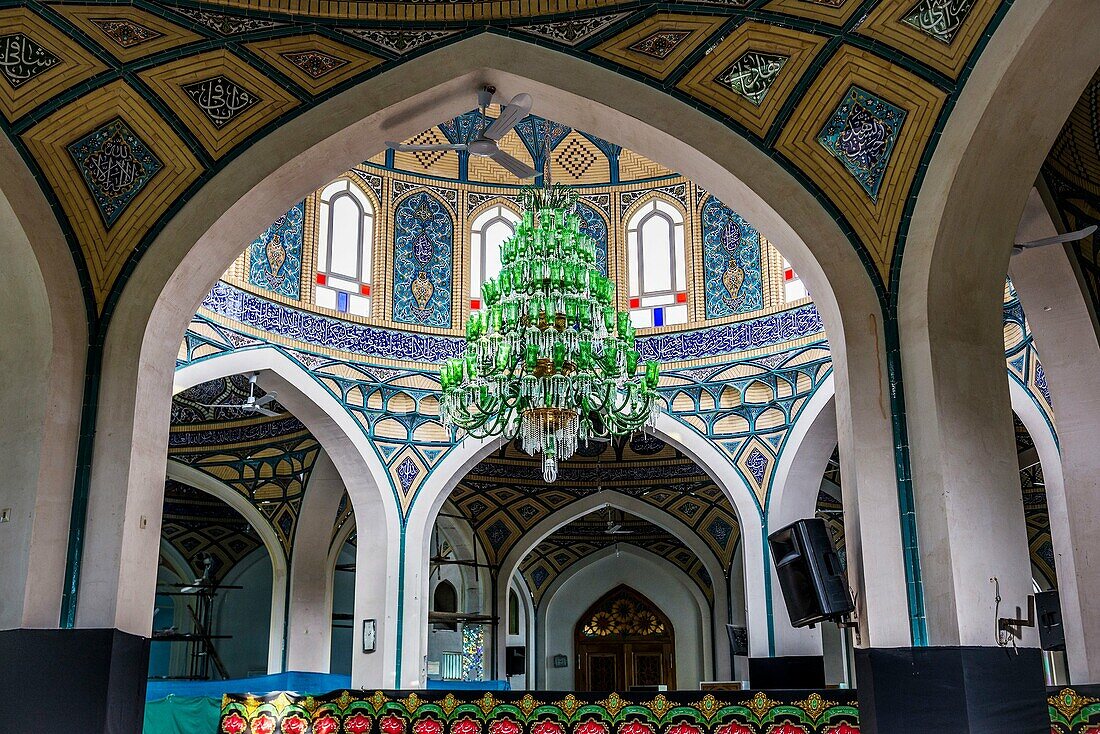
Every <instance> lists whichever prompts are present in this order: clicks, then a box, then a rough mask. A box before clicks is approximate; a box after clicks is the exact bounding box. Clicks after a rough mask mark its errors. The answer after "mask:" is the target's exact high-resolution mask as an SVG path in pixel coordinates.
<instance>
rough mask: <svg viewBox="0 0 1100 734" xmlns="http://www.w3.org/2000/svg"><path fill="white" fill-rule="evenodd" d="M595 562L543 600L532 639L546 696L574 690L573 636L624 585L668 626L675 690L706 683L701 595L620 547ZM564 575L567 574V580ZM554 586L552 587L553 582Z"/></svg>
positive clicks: (705, 612)
mask: <svg viewBox="0 0 1100 734" xmlns="http://www.w3.org/2000/svg"><path fill="white" fill-rule="evenodd" d="M607 550H609V551H611V552H610V553H607V554H605V555H602V557H596V560H594V561H593V562H592V563H590V564H589V565H586V566H583V567H581V568H580V569H579V570H577V571H576V572H574V573H572V574H571V575H569V576H568V577H567V578H566V579H565V580H564V581H563V582H561V583H560V585H557V586H556V588H551V589H550V590H549V591H548V592H547V596H546V597H544V598H543V600H542V604H541V609H540V611H539V623H538V625H537V633H538V635H539V638H540V643H539V645H538V654H539V660H538V661H537V664H538V665H540V666H542V667H543V669H544V670H545V674H544V676H543V679H542V680H543V684H542V686H541V687H543V688H545V689H546V690H554V691H562V690H565V691H570V690H573V687H574V682H575V680H574V675H575V665H576V659H575V658H576V654H575V651H574V649H573V631H574V629H575V628H576V626H577V622H578V621H579V620H580V618H581V615H582V614H584V613H585V612H586V611H587V610H588V608H589V607H590V606H592V604H594V603H595V602H596V601H597V600H598V599H599V598H600V597H601V596H603V595H604V594H606V593H607V592H608V591H610V590H611V589H613V588H615V587H616V586H618V585H620V584H626V585H627V586H629V587H631V588H633V589H634V590H636V591H637V592H638V593H640V594H641V595H642V596H644V597H646V598H648V599H649V600H650V601H652V602H653V603H654V604H656V605H657V606H658V607H660V609H661V611H663V612H664V613H665V615H666V616H668V618H669V619H670V620H672V625H673V630H674V633H675V638H676V685H677V687H678V688H680V689H695V688H698V687H699V681H701V680H705V679H706V678H709V673H704V671H706V670H708V669H709V665H707V663H709V661H710V660H711V652H710V644H711V640H710V634H709V629H710V626H711V622H710V610H709V609H708V608H707V607H706V605H705V601H704V600H703V597H702V594H701V593H700V592H699V591H698V587H696V586H695V585H694V584H693V583H692V582H691V581H690V580H688V578H687V576H685V575H684V573H683V572H682V571H680V570H679V569H675V568H674V567H673V566H672V565H671V564H669V563H668V562H667V561H664V560H663V559H659V558H658V557H657V556H654V555H652V554H650V553H648V552H646V551H642V550H635V549H633V548H631V547H629V546H623V547H622V548H621V549H620V552H619V554H618V556H616V554H615V552H614V551H613V549H607ZM568 573H569V572H568V571H567V574H568ZM555 583H557V582H555ZM563 654H564V655H567V656H568V657H569V667H568V668H555V667H553V665H552V659H553V657H554V656H555V655H563Z"/></svg>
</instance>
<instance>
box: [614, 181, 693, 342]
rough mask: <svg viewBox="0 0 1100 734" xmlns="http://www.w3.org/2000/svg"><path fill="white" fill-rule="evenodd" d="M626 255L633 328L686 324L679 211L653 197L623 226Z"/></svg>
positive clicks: (683, 265) (683, 263)
mask: <svg viewBox="0 0 1100 734" xmlns="http://www.w3.org/2000/svg"><path fill="white" fill-rule="evenodd" d="M626 253H627V270H628V271H629V272H628V280H629V287H630V292H629V296H630V318H631V321H632V322H633V323H634V326H636V327H638V328H641V327H646V326H665V325H667V324H684V323H687V320H688V310H687V266H686V264H685V260H684V216H683V214H681V213H680V210H679V209H677V208H676V207H674V206H672V205H671V204H669V203H667V202H665V201H663V200H662V199H658V198H656V197H654V198H653V199H651V200H650V201H649V202H647V203H646V204H645V205H643V206H642V207H641V208H640V209H638V211H636V212H635V213H634V216H632V217H631V218H630V222H629V223H628V224H627V228H626Z"/></svg>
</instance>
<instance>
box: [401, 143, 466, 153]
mask: <svg viewBox="0 0 1100 734" xmlns="http://www.w3.org/2000/svg"><path fill="white" fill-rule="evenodd" d="M386 147H387V148H393V149H394V150H396V151H400V152H401V153H415V152H416V151H418V150H466V144H465V143H439V144H438V145H406V144H405V143H386Z"/></svg>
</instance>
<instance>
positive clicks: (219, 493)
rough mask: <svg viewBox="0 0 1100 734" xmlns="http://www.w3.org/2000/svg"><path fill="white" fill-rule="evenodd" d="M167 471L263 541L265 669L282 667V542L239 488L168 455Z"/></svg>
mask: <svg viewBox="0 0 1100 734" xmlns="http://www.w3.org/2000/svg"><path fill="white" fill-rule="evenodd" d="M167 475H168V478H169V479H175V480H176V481H177V482H181V483H183V484H186V485H187V486H189V487H194V488H195V489H199V490H202V491H203V492H205V493H206V494H208V495H210V496H211V497H216V498H217V499H219V500H221V501H222V502H224V503H225V504H227V505H229V506H230V507H232V508H233V510H234V511H235V512H237V513H238V514H239V515H240V516H241V517H243V518H244V519H245V520H247V521H248V524H249V525H251V526H252V527H253V528H255V530H256V534H257V535H259V536H260V540H261V541H263V547H264V550H266V551H267V555H268V559H269V560H270V561H271V623H270V627H269V630H270V633H269V635H268V644H267V672H268V673H278V672H280V671H282V669H283V640H284V639H285V638H286V585H287V561H286V553H285V552H284V551H283V545H282V543H280V542H279V536H277V535H276V534H275V530H274V528H272V527H271V522H270V521H269V520H268V519H267V518H266V517H264V514H263V513H262V512H260V511H259V510H258V509H256V506H255V505H253V504H252V503H251V502H249V501H248V500H247V499H245V498H244V496H242V495H241V493H240V492H238V491H237V490H235V489H233V488H232V487H230V486H228V485H227V484H225V483H224V482H222V481H221V480H219V479H217V478H215V477H213V476H211V475H210V474H207V473H206V472H204V471H201V470H200V469H196V468H195V467H193V466H188V465H187V464H184V463H181V462H179V461H175V460H173V459H169V460H168V471H167Z"/></svg>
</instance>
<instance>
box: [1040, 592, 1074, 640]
mask: <svg viewBox="0 0 1100 734" xmlns="http://www.w3.org/2000/svg"><path fill="white" fill-rule="evenodd" d="M1035 616H1036V617H1038V619H1039V646H1040V647H1042V648H1043V649H1044V650H1065V649H1066V630H1065V628H1064V627H1062V603H1061V601H1060V600H1059V599H1058V590H1057V589H1054V590H1053V591H1040V592H1039V593H1038V594H1036V595H1035Z"/></svg>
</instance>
